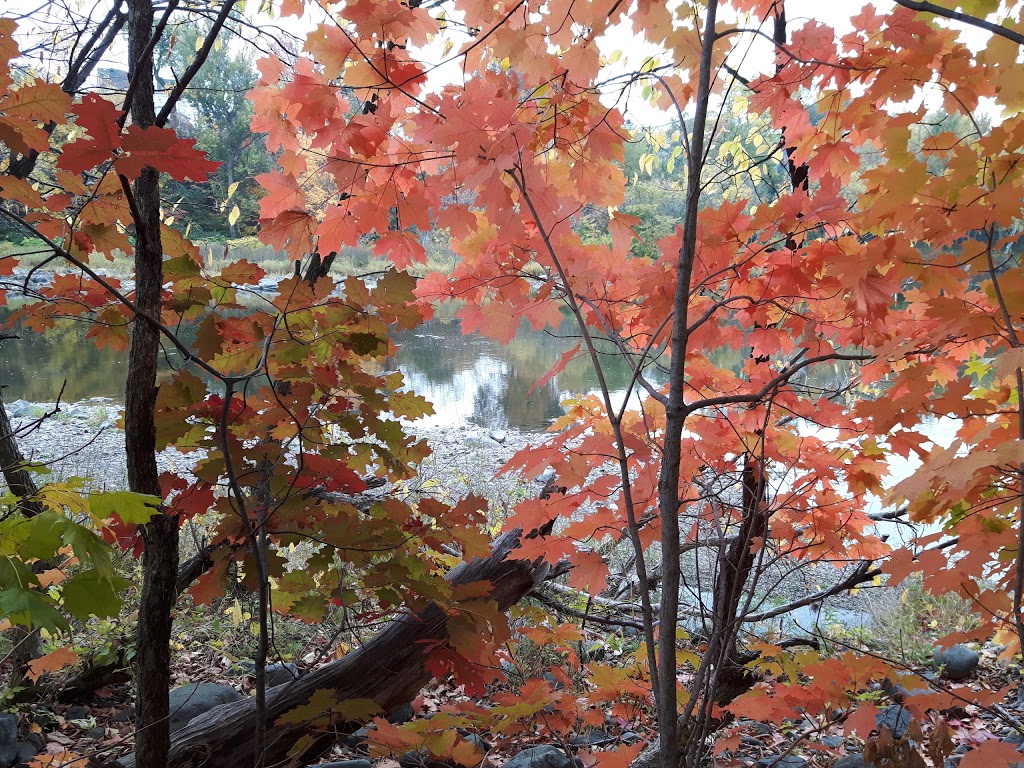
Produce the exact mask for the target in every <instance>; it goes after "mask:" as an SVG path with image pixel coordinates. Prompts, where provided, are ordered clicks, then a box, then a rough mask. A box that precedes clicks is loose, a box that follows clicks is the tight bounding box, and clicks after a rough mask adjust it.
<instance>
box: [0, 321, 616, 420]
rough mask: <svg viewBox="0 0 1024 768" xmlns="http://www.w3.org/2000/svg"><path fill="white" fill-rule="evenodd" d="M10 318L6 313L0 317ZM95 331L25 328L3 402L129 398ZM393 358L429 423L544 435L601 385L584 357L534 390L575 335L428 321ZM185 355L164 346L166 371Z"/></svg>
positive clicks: (119, 361)
mask: <svg viewBox="0 0 1024 768" xmlns="http://www.w3.org/2000/svg"><path fill="white" fill-rule="evenodd" d="M3 318H4V315H3V314H2V313H0V321H2V320H3ZM88 328H89V326H88V325H86V324H84V323H78V322H74V321H71V320H68V321H64V322H62V323H60V324H59V325H58V326H57V327H56V328H54V329H52V330H50V331H47V333H46V334H38V333H32V332H29V331H25V330H20V331H19V332H18V333H19V335H20V338H18V339H14V340H10V341H5V342H3V344H2V346H0V385H4V386H5V389H4V391H3V396H4V399H5V400H6V401H8V402H12V401H14V400H19V399H20V400H27V401H29V402H37V403H45V402H53V401H54V400H55V399H56V398H57V397H58V395H60V397H61V400H62V401H63V402H65V403H71V402H77V401H80V400H85V399H87V398H90V397H109V398H111V399H113V400H115V401H117V402H123V392H124V379H125V373H126V371H127V366H128V353H127V352H117V351H114V350H111V349H97V348H96V346H95V344H93V343H92V342H91V341H90V340H89V339H87V338H86V332H87V331H88ZM395 341H396V343H397V346H398V355H397V357H396V358H394V359H391V360H389V361H387V363H386V365H387V366H388V367H391V368H397V369H398V370H401V371H402V373H403V374H404V375H405V379H406V382H407V383H408V385H409V386H410V388H412V389H413V390H414V391H416V392H419V393H420V394H422V395H424V396H425V397H426V398H427V399H428V400H430V401H431V402H432V403H433V404H434V409H435V415H434V416H431V417H428V418H427V419H426V420H425V421H426V423H427V425H429V426H432V427H457V426H459V425H462V424H472V425H475V426H479V427H483V428H486V429H497V430H502V429H516V430H520V431H524V432H538V431H542V430H544V429H546V428H547V427H548V426H549V425H550V423H551V421H552V420H554V419H555V418H557V417H558V416H559V415H561V412H562V411H561V406H560V402H561V400H562V399H563V398H564V397H565V396H567V395H568V394H571V393H579V392H588V391H591V390H592V389H593V388H594V387H595V386H596V382H595V380H594V377H593V373H592V371H591V368H590V365H589V363H588V361H587V360H586V359H585V357H584V356H583V355H580V356H578V357H577V358H576V359H574V360H573V361H571V362H570V363H569V365H567V366H566V368H565V370H564V371H562V372H561V373H559V374H558V375H557V376H556V377H554V378H553V379H552V380H551V381H550V382H548V384H547V385H546V386H542V387H537V388H535V389H533V391H532V392H531V391H530V390H531V387H533V385H534V384H535V383H536V382H537V381H538V380H539V379H540V378H541V377H542V376H544V374H545V373H546V372H547V371H548V370H549V369H550V368H551V366H552V365H554V364H555V363H556V362H557V361H558V360H559V358H560V357H561V356H562V354H563V353H564V352H566V351H567V350H569V349H571V348H572V347H573V346H574V345H575V344H576V339H574V338H570V337H569V336H568V335H567V334H566V335H557V334H552V333H545V332H540V331H533V330H530V329H529V328H525V327H524V328H523V329H522V330H521V331H520V333H519V334H518V335H517V336H516V338H515V339H513V340H512V341H511V342H510V343H508V344H499V343H498V342H495V341H493V340H491V339H487V338H485V337H483V336H480V335H478V334H472V335H468V336H467V335H464V334H463V333H462V330H461V328H460V325H459V322H458V321H457V320H448V321H446V320H432V321H430V322H427V323H424V324H423V325H421V326H420V327H418V328H417V329H416V330H414V331H405V332H401V333H398V334H396V336H395ZM179 362H180V358H179V357H178V355H177V353H176V352H175V350H173V349H168V350H167V351H166V353H165V355H164V357H163V358H162V360H161V375H163V376H166V375H168V374H169V372H170V370H171V368H172V366H175V365H177V364H178V363H179ZM606 368H607V370H606V375H607V377H608V382H609V387H610V388H611V389H612V390H617V391H620V392H621V391H623V390H625V388H626V386H627V384H628V383H629V370H628V367H627V366H626V365H625V363H623V362H622V361H621V360H616V359H614V358H609V361H608V362H606Z"/></svg>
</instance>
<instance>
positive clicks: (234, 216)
mask: <svg viewBox="0 0 1024 768" xmlns="http://www.w3.org/2000/svg"><path fill="white" fill-rule="evenodd" d="M241 215H242V212H241V211H240V210H238V206H237V205H236V206H234V207H233V208H232V209H231V213H229V214H228V224H230V225H231V226H234V225H235V222H236V221H238V217H239V216H241Z"/></svg>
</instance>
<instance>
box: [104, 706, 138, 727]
mask: <svg viewBox="0 0 1024 768" xmlns="http://www.w3.org/2000/svg"><path fill="white" fill-rule="evenodd" d="M134 719H135V705H134V704H132V705H130V706H127V707H125V708H124V709H122V710H121V711H120V712H118V713H117V714H116V715H114V716H113V717H112V718H110V722H112V723H130V722H131V721H132V720H134Z"/></svg>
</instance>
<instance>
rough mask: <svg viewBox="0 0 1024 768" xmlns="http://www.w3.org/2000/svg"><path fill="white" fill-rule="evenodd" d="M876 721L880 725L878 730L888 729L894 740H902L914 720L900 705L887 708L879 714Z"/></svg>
mask: <svg viewBox="0 0 1024 768" xmlns="http://www.w3.org/2000/svg"><path fill="white" fill-rule="evenodd" d="M875 721H876V722H877V724H878V730H882V729H883V728H888V729H889V732H890V733H891V734H892V735H893V738H895V739H902V738H903V735H904V734H905V733H906V732H907V729H908V728H909V727H910V723H911V722H912V721H913V718H912V717H911V716H910V712H909V711H908V710H906V709H904V708H903V707H901V706H899V705H898V704H893V705H892V706H891V707H886V708H885V709H883V710H882V711H881V712H879V713H878V717H877V718H875Z"/></svg>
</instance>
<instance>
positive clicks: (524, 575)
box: [116, 531, 556, 768]
mask: <svg viewBox="0 0 1024 768" xmlns="http://www.w3.org/2000/svg"><path fill="white" fill-rule="evenodd" d="M518 545H519V531H511V532H509V533H506V534H503V535H502V536H500V537H499V538H498V539H497V540H496V541H495V542H494V544H493V545H492V548H491V549H492V554H491V556H490V557H488V558H486V559H483V560H479V559H478V560H474V561H472V562H470V563H463V564H462V565H460V566H458V567H457V568H455V569H454V570H453V571H452V572H451V573H450V574H449V576H448V579H449V581H451V582H452V583H453V584H470V583H473V582H478V581H489V582H490V583H491V585H492V591H491V597H492V598H493V599H494V600H495V601H496V602H497V603H498V607H499V608H500V609H501V611H503V612H504V611H507V610H508V609H509V608H511V607H512V606H513V605H515V604H516V603H517V602H519V600H521V599H522V598H523V597H525V596H526V595H527V594H529V593H530V591H531V590H532V589H533V588H534V587H535V586H536V585H537V584H539V583H540V582H541V581H543V580H544V579H546V578H550V577H551V576H552V575H554V573H555V572H556V568H555V567H552V566H551V565H549V564H547V563H543V562H528V561H526V560H513V559H508V556H509V554H510V553H511V552H512V551H513V550H514V549H515V548H516V547H517V546H518ZM447 626H448V621H447V616H446V614H445V611H444V610H443V609H442V608H440V607H438V606H436V605H431V606H430V607H429V608H428V609H427V610H426V611H424V612H423V613H422V614H420V615H418V616H411V617H409V616H404V617H400V618H398V619H395V620H394V621H392V622H391V623H390V624H388V626H387V627H385V628H384V629H383V630H381V631H380V632H379V633H378V634H376V635H375V636H374V637H373V638H372V639H371V640H370V641H369V642H368V643H366V644H365V645H364V646H363V647H362V648H360V649H359V650H357V651H354V652H352V653H350V654H348V655H347V656H345V657H344V658H342V659H339V660H338V661H334V662H331V663H330V664H328V665H326V666H324V667H321V668H320V669H317V670H314V671H313V672H311V673H309V674H308V675H306V676H305V677H302V678H300V679H299V680H297V681H295V682H294V683H290V684H287V685H282V686H279V687H277V688H274V689H272V690H270V691H268V692H267V704H266V726H267V747H266V751H265V753H264V762H265V763H266V764H267V765H276V764H278V763H281V762H287V758H289V756H290V755H289V753H290V752H291V751H292V749H293V748H295V749H296V750H297V751H299V754H298V755H295V756H292V757H298V758H299V764H306V763H308V762H310V761H312V760H314V759H316V758H317V757H318V756H320V755H321V754H323V752H324V751H326V750H327V749H329V748H330V747H331V746H332V745H333V744H334V743H335V742H336V741H337V740H338V739H339V738H340V737H342V736H344V735H346V734H348V733H351V732H352V731H353V730H355V729H356V728H357V727H358V725H359V724H358V723H354V722H350V721H347V720H346V719H345V718H344V717H343V716H342V715H341V714H340V713H337V712H335V713H333V714H332V713H330V712H329V711H324V712H317V717H315V718H311V719H308V720H304V721H301V722H280V719H281V716H282V715H284V714H285V713H287V712H289V711H291V710H294V709H295V708H296V707H299V706H301V705H303V704H306V703H308V702H309V701H310V698H311V697H312V696H313V694H314V693H315V692H317V691H321V690H330V691H333V700H334V701H337V702H343V701H346V700H351V699H373V701H374V702H375V703H376V704H377V706H378V707H379V708H380V710H381V711H382V712H390V711H391V710H393V709H395V708H396V707H398V706H400V705H402V704H405V703H406V702H408V701H411V700H412V699H413V697H414V696H415V695H416V693H417V692H418V691H419V690H420V689H421V688H422V687H423V686H424V685H426V684H427V683H429V682H430V680H431V677H432V676H431V674H430V672H428V671H427V669H426V652H425V651H426V648H427V644H426V643H425V642H424V641H430V640H434V641H438V640H444V639H445V638H446V637H447ZM327 709H328V710H329V708H327ZM255 718H256V701H255V699H253V698H248V699H245V700H243V701H239V702H236V703H233V704H225V705H222V706H220V707H216V708H215V709H212V710H211V711H209V712H207V713H206V714H204V715H203V716H202V717H200V718H196V719H195V720H193V721H192V722H191V723H189V724H188V725H187V726H186V727H185V728H183V729H182V730H180V731H177V732H176V733H175V734H174V736H173V740H172V745H171V753H170V760H169V761H168V765H169V766H170V768H249V766H251V765H252V756H253V738H254V734H255V732H256V727H255ZM325 720H326V722H325ZM300 740H305V741H306V743H305V744H303V745H299V742H300ZM116 765H118V766H120V768H140V766H139V764H138V763H137V762H136V761H135V758H134V757H131V756H129V757H125V758H123V759H122V760H121V761H119V762H118V763H117V764H116Z"/></svg>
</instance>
